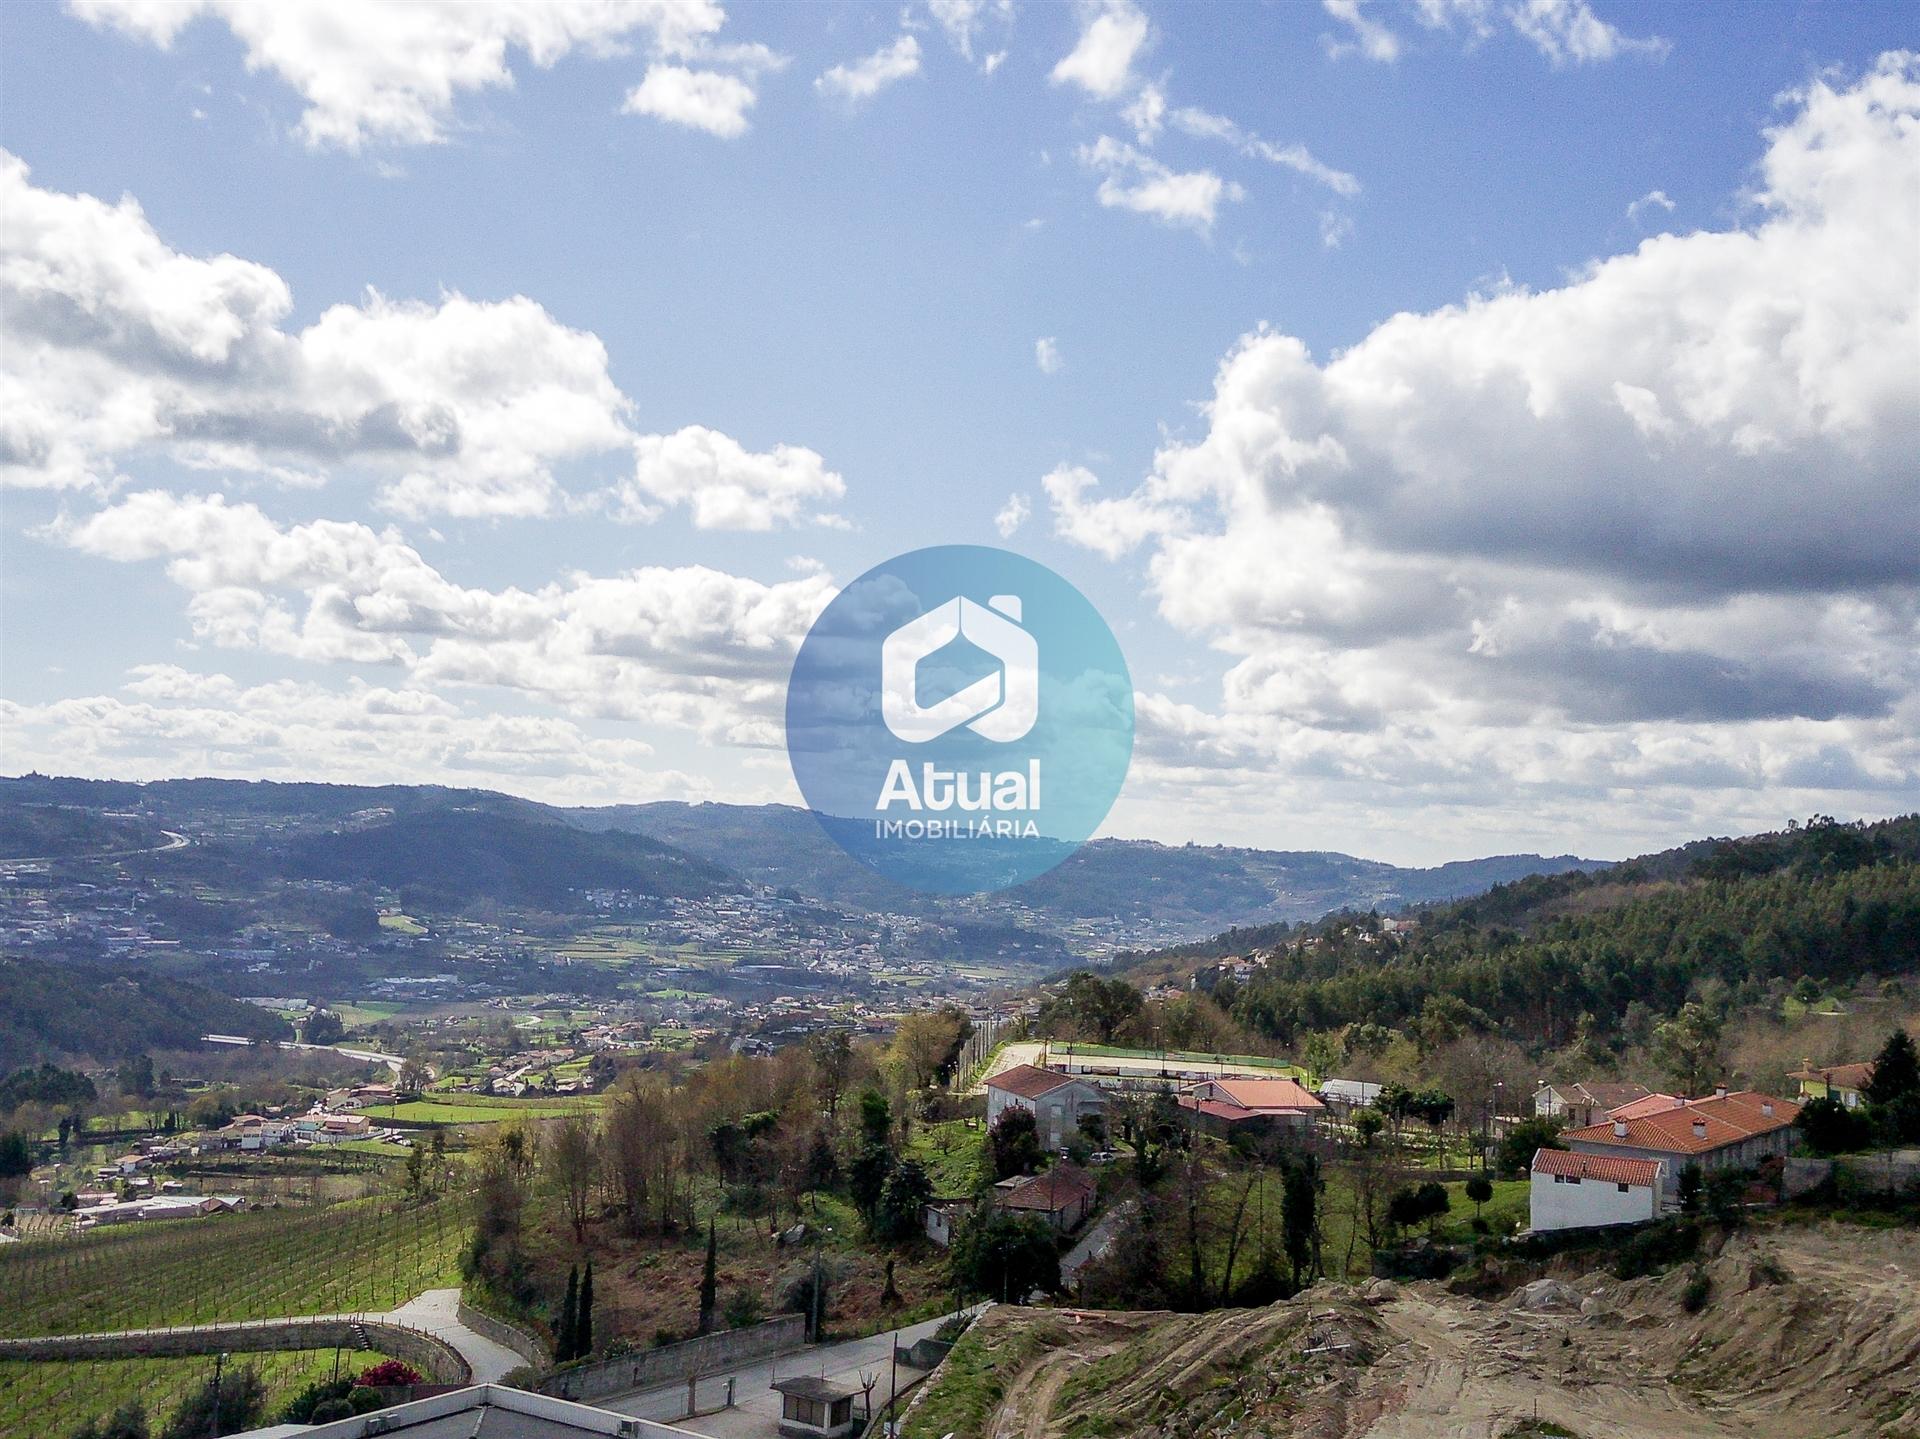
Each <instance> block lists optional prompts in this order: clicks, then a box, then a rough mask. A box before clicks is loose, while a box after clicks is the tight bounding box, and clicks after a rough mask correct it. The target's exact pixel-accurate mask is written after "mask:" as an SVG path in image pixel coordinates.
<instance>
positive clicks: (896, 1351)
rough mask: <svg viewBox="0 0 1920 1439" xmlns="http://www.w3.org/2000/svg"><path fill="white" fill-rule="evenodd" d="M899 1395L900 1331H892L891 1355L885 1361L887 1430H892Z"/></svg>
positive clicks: (890, 1431) (889, 1431)
mask: <svg viewBox="0 0 1920 1439" xmlns="http://www.w3.org/2000/svg"><path fill="white" fill-rule="evenodd" d="M899 1397H900V1331H899V1330H898V1329H895V1330H894V1331H893V1357H892V1358H891V1359H890V1360H889V1361H888V1363H887V1432H888V1433H889V1434H891V1433H892V1432H893V1423H894V1420H893V1404H894V1401H895V1400H896V1399H898V1398H899Z"/></svg>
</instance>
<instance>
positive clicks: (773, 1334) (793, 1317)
mask: <svg viewBox="0 0 1920 1439" xmlns="http://www.w3.org/2000/svg"><path fill="white" fill-rule="evenodd" d="M806 1333H807V1321H806V1317H805V1316H804V1315H800V1314H783V1315H781V1316H780V1317H779V1318H778V1319H769V1320H768V1321H767V1322H766V1323H764V1324H754V1325H750V1326H749V1327H747V1328H745V1329H729V1330H727V1331H726V1332H724V1333H721V1334H704V1335H702V1336H701V1337H700V1338H698V1339H687V1340H683V1341H682V1342H680V1343H678V1344H668V1345H665V1346H663V1347H662V1348H659V1349H649V1350H647V1351H646V1352H645V1353H644V1354H625V1355H622V1356H621V1357H620V1358H618V1359H605V1360H602V1361H601V1362H600V1363H598V1364H583V1365H581V1366H580V1367H578V1368H576V1369H563V1370H561V1371H560V1372H559V1373H558V1374H550V1375H548V1376H547V1377H546V1378H545V1379H543V1380H542V1381H541V1382H540V1392H541V1393H542V1394H549V1395H552V1396H553V1397H554V1398H556V1399H597V1398H600V1397H602V1396H604V1395H607V1394H621V1393H626V1392H628V1391H630V1390H634V1389H653V1388H658V1387H659V1386H661V1385H665V1384H675V1383H685V1382H686V1381H687V1380H688V1379H691V1378H693V1377H695V1376H697V1375H701V1374H711V1373H712V1372H713V1371H714V1370H716V1369H725V1368H728V1367H729V1366H731V1365H734V1364H739V1363H743V1362H745V1361H747V1360H750V1359H764V1358H766V1357H767V1356H768V1355H770V1354H783V1353H785V1352H786V1351H787V1350H789V1349H798V1348H799V1347H800V1346H801V1344H803V1343H804V1342H805V1341H806Z"/></svg>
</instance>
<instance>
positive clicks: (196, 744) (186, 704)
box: [0, 665, 714, 803]
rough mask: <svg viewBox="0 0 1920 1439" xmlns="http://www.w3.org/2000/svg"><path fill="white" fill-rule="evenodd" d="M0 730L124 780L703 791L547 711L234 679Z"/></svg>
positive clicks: (658, 793)
mask: <svg viewBox="0 0 1920 1439" xmlns="http://www.w3.org/2000/svg"><path fill="white" fill-rule="evenodd" d="M0 736H4V743H5V744H6V747H7V750H8V753H9V754H10V755H11V756H12V757H13V758H14V759H15V761H16V762H17V763H18V764H20V765H22V766H23V767H28V768H40V769H46V770H51V771H54V772H65V773H73V772H84V773H93V774H112V775H115V776H117V777H120V778H124V779H129V780H151V779H168V778H173V777H176V776H178V775H181V774H203V775H211V776H219V777H225V778H234V779H283V780H301V781H308V780H321V781H332V782H336V783H343V784H419V783H423V782H438V783H443V784H455V785H472V786H480V787H486V788H497V789H503V790H508V791H511V792H513V793H516V794H521V795H526V796H528V797H530V798H536V799H544V800H548V801H552V802H556V803H604V802H605V800H606V797H607V796H608V795H609V794H619V795H621V796H623V797H624V798H627V799H630V800H635V801H638V800H643V799H686V798H709V797H713V796H714V788H713V784H712V782H711V780H710V779H708V778H706V777H705V776H701V775H697V774H690V773H686V772H683V771H680V770H674V769H667V768H663V767H661V766H660V764H659V762H658V760H657V758H656V757H655V755H654V752H653V750H652V748H651V747H650V746H649V745H647V744H646V743H645V742H643V741H640V740H636V739H631V738H616V737H607V736H604V735H600V734H596V733H594V732H593V730H592V728H591V727H589V726H587V725H583V724H581V723H577V722H575V721H574V720H571V719H567V718H564V717H560V716H555V715H514V714H504V713H500V712H498V711H496V710H489V709H487V708H475V709H468V708H465V707H463V706H461V705H458V704H455V703H454V702H452V701H450V700H448V699H447V698H446V697H444V696H442V695H438V694H434V693H432V692H430V691H427V690H424V689H420V688H417V687H413V686H411V685H400V686H395V687H387V686H383V685H375V684H369V683H367V682H366V681H364V680H360V679H351V680H348V681H347V682H346V683H345V684H344V685H341V686H339V687H337V688H336V687H330V686H327V685H322V684H316V683H311V682H303V681H292V680H279V681H273V682H270V683H265V684H254V685H243V684H241V683H239V682H238V681H236V680H234V679H233V678H231V677H230V676H227V675H224V674H218V673H202V672H196V671H191V670H186V669H183V668H180V667H179V666H175V665H141V666H137V667H136V668H135V669H134V670H132V671H131V672H130V678H129V679H128V681H127V683H126V684H124V685H123V686H121V687H120V690H119V691H118V692H117V693H112V694H95V695H87V696H80V697H75V698H71V699H62V700H57V701H54V702H51V703H47V704H36V705H22V704H14V703H10V702H7V701H4V700H0Z"/></svg>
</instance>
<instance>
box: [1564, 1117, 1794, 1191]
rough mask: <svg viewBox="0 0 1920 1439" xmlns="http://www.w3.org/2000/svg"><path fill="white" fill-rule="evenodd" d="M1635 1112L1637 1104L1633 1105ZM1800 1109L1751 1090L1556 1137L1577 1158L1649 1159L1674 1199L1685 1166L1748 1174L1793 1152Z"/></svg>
mask: <svg viewBox="0 0 1920 1439" xmlns="http://www.w3.org/2000/svg"><path fill="white" fill-rule="evenodd" d="M1632 1107H1633V1108H1636V1109H1637V1108H1640V1107H1641V1106H1640V1105H1635V1106H1632ZM1799 1114H1800V1106H1799V1105H1798V1104H1795V1103H1794V1102H1793V1101H1792V1100H1790V1099H1776V1098H1774V1097H1773V1096H1772V1095H1770V1094H1760V1093H1757V1092H1755V1091H1753V1090H1740V1091H1737V1092H1735V1093H1727V1092H1726V1091H1724V1090H1721V1091H1716V1093H1715V1094H1714V1096H1713V1098H1711V1099H1693V1100H1675V1101H1674V1102H1673V1103H1672V1104H1671V1105H1670V1106H1667V1107H1665V1108H1655V1109H1654V1111H1653V1112H1652V1113H1648V1114H1639V1115H1629V1114H1627V1113H1625V1112H1622V1113H1621V1114H1618V1115H1616V1116H1615V1117H1614V1118H1612V1119H1608V1120H1606V1121H1605V1122H1603V1123H1600V1124H1592V1125H1588V1126H1586V1127H1585V1128H1583V1129H1570V1130H1567V1131H1566V1132H1565V1133H1563V1134H1562V1135H1561V1136H1560V1138H1561V1140H1562V1141H1563V1142H1564V1143H1565V1144H1566V1146H1567V1148H1568V1149H1571V1150H1572V1151H1573V1152H1574V1153H1576V1154H1595V1155H1611V1156H1613V1157H1614V1158H1620V1159H1652V1160H1658V1161H1660V1162H1661V1163H1663V1164H1664V1165H1665V1166H1666V1172H1665V1173H1664V1174H1663V1175H1662V1176H1661V1184H1662V1186H1663V1192H1664V1194H1665V1196H1666V1198H1668V1199H1675V1198H1677V1197H1678V1195H1679V1189H1680V1173H1681V1171H1682V1170H1684V1169H1685V1168H1686V1167H1687V1166H1688V1165H1689V1164H1696V1165H1698V1166H1699V1167H1700V1168H1701V1169H1702V1170H1703V1171H1706V1170H1714V1169H1752V1168H1753V1167H1754V1166H1756V1165H1757V1164H1759V1163H1760V1161H1761V1160H1763V1159H1767V1158H1769V1157H1771V1156H1775V1155H1779V1156H1782V1157H1784V1156H1785V1155H1786V1153H1787V1151H1788V1150H1789V1149H1791V1148H1792V1147H1793V1121H1794V1120H1795V1119H1796V1118H1797V1117H1798V1116H1799Z"/></svg>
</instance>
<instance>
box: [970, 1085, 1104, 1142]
mask: <svg viewBox="0 0 1920 1439" xmlns="http://www.w3.org/2000/svg"><path fill="white" fill-rule="evenodd" d="M1009 1109H1024V1110H1026V1111H1027V1112H1029V1113H1030V1114H1032V1115H1033V1120H1034V1127H1035V1128H1036V1129H1037V1130H1038V1131H1039V1134H1040V1143H1041V1144H1043V1145H1044V1146H1046V1147H1047V1148H1048V1149H1059V1148H1060V1147H1061V1146H1062V1145H1065V1144H1068V1143H1071V1142H1072V1141H1073V1140H1075V1139H1077V1138H1078V1137H1079V1135H1080V1121H1081V1120H1082V1119H1083V1118H1085V1117H1086V1116H1088V1115H1091V1114H1101V1115H1104V1114H1105V1113H1106V1112H1107V1100H1106V1096H1105V1095H1104V1094H1102V1093H1101V1092H1100V1090H1099V1088H1098V1086H1096V1085H1092V1084H1089V1083H1087V1081H1086V1080H1084V1079H1075V1078H1074V1077H1073V1076H1072V1075H1071V1074H1061V1073H1059V1072H1058V1071H1057V1070H1052V1069H1041V1068H1039V1067H1038V1066H1036V1065H1032V1064H1016V1065H1014V1067H1013V1068H1012V1069H1009V1070H1006V1071H1004V1072H1003V1073H1000V1074H996V1075H994V1076H993V1078H991V1079H989V1080H988V1081H987V1127H988V1128H989V1129H991V1128H992V1127H993V1125H994V1124H995V1123H996V1122H997V1121H998V1120H999V1118H1000V1116H1001V1115H1003V1114H1005V1113H1006V1112H1007V1111H1008V1110H1009Z"/></svg>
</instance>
